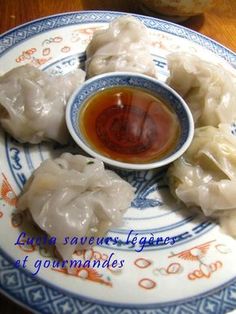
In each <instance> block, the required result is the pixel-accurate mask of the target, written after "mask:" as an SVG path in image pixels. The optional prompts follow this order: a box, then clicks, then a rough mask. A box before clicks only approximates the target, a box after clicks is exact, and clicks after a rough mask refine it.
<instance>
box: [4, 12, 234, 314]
mask: <svg viewBox="0 0 236 314" xmlns="http://www.w3.org/2000/svg"><path fill="white" fill-rule="evenodd" d="M124 14H127V13H124V12H112V11H80V12H68V13H62V14H56V15H52V16H48V17H44V18H41V19H37V20H34V21H32V22H28V23H26V24H23V25H20V26H18V27H16V28H14V29H12V30H10V31H7V32H5V33H4V34H2V35H1V36H0V57H1V56H3V55H4V54H5V53H6V52H7V51H8V50H9V49H11V47H12V46H17V44H19V43H22V42H24V41H25V40H26V39H30V38H31V37H33V36H35V35H38V34H41V33H44V32H47V31H50V30H53V29H56V28H60V27H66V26H71V25H76V24H84V23H86V22H89V23H96V22H97V23H98V22H99V23H109V22H110V21H111V20H112V19H114V18H115V17H117V16H120V15H124ZM132 15H134V16H136V17H137V18H139V19H141V20H142V22H143V23H144V24H145V25H146V26H147V27H149V28H151V29H155V30H160V31H163V32H165V33H169V34H172V35H175V36H178V37H181V38H185V39H188V40H190V41H192V42H194V43H197V44H199V45H200V46H203V47H205V48H207V49H208V50H210V51H212V52H213V53H215V54H216V55H218V56H220V57H222V58H223V59H225V60H226V61H227V62H228V63H230V64H231V65H232V66H233V67H234V68H236V54H235V53H234V52H232V51H231V50H229V49H227V48H225V47H224V46H223V45H221V44H219V43H217V42H216V41H214V40H212V39H210V38H208V37H206V36H204V35H201V34H199V33H197V32H195V31H193V30H189V29H187V28H185V27H183V26H180V25H177V24H174V23H171V22H168V21H163V20H159V19H156V18H153V17H147V16H142V15H137V14H132ZM9 278H13V279H12V280H10V283H11V284H8V279H9ZM0 290H1V291H2V292H3V293H4V294H5V295H7V296H9V297H10V298H11V299H13V300H14V301H16V302H17V303H18V304H21V305H22V306H25V307H26V308H28V309H29V308H30V309H31V310H33V311H34V312H39V313H56V314H58V313H91V314H92V313H98V314H100V313H101V314H103V313H114V314H118V313H119V314H121V313H123V314H124V313H125V314H136V313H137V314H139V313H140V314H141V313H142V314H144V313H146V314H149V313H150V314H151V313H160V314H161V313H168V314H169V313H170V314H172V313H173V314H174V313H175V314H181V313H192V314H195V313H214V314H218V313H219V314H221V313H226V312H228V311H231V310H233V309H235V308H236V297H235V296H236V278H233V279H231V280H230V281H229V282H227V283H224V284H223V285H221V286H219V287H217V288H214V289H212V290H210V291H208V292H206V293H203V294H199V295H197V296H194V297H192V298H191V297H190V298H188V299H182V300H178V301H176V302H175V301H172V302H167V303H157V304H150V305H143V306H140V305H137V304H123V305H121V304H114V303H107V302H103V301H102V300H90V299H88V298H83V297H82V296H77V295H76V296H75V295H74V294H72V293H69V292H66V291H62V289H60V288H59V287H56V286H53V285H50V284H48V283H45V282H44V281H42V280H41V279H39V278H35V277H34V278H32V276H31V275H30V273H29V272H26V271H22V270H21V269H20V270H19V269H16V268H15V267H14V266H13V265H12V261H11V258H9V256H8V254H7V253H6V252H4V251H3V250H2V249H0ZM36 292H37V295H38V296H39V298H38V297H37V298H36V299H34V293H36Z"/></svg>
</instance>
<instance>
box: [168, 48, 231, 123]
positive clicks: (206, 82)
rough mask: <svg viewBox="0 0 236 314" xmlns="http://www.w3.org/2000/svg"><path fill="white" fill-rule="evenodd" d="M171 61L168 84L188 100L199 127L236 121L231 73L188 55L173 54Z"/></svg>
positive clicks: (169, 62)
mask: <svg viewBox="0 0 236 314" xmlns="http://www.w3.org/2000/svg"><path fill="white" fill-rule="evenodd" d="M167 61H168V67H169V71H170V76H169V78H168V80H167V83H168V84H169V85H170V86H171V87H172V88H174V89H175V90H176V91H177V92H178V93H179V94H180V95H181V96H182V97H183V98H184V99H185V101H186V102H187V104H188V106H189V108H190V110H191V112H192V114H193V118H194V121H195V125H196V126H197V127H199V126H207V125H212V126H218V124H219V123H231V122H232V121H234V120H235V119H236V82H235V78H233V76H232V75H231V73H229V72H228V71H226V70H225V69H224V68H223V67H222V66H220V65H215V64H212V63H209V62H207V61H204V60H202V59H200V58H199V57H198V56H195V55H191V54H188V53H181V52H176V53H172V54H170V55H169V56H168V57H167Z"/></svg>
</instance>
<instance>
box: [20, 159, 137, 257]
mask: <svg viewBox="0 0 236 314" xmlns="http://www.w3.org/2000/svg"><path fill="white" fill-rule="evenodd" d="M133 198H134V189H133V188H132V186H131V185H130V184H129V183H127V182H126V181H124V180H123V179H121V178H120V177H119V176H118V175H117V174H115V173H114V172H113V171H110V170H105V169H104V165H103V162H102V161H98V160H96V159H93V158H87V157H84V156H81V155H72V154H69V153H64V154H62V155H61V157H60V158H57V159H55V160H50V159H49V160H46V161H44V162H43V163H42V164H41V165H40V166H39V168H38V169H37V170H36V171H35V172H34V173H33V175H32V177H31V179H30V180H29V181H28V182H27V184H26V186H25V189H24V191H23V194H22V196H21V197H20V198H19V201H18V206H17V207H18V209H20V210H25V209H29V211H30V213H31V215H32V217H33V220H34V221H35V222H36V224H37V225H38V226H39V227H40V228H41V229H42V230H44V231H45V232H46V233H48V234H49V235H50V236H55V237H56V239H57V249H58V251H59V253H60V254H61V256H62V257H63V259H68V258H70V257H71V256H72V254H73V252H74V251H75V249H76V247H74V246H73V245H63V241H64V239H65V237H73V236H77V237H82V236H95V237H96V235H98V236H99V235H104V234H105V233H106V232H107V231H108V229H109V228H111V227H112V226H117V225H119V224H120V223H121V222H122V217H123V215H124V213H125V212H126V210H127V209H128V207H129V206H130V204H131V201H132V200H133Z"/></svg>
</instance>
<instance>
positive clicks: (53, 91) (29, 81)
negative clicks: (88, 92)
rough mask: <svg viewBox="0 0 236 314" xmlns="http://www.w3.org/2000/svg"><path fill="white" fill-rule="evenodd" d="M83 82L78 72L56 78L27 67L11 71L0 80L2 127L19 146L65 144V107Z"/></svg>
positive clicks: (67, 134) (82, 73) (83, 74)
mask: <svg viewBox="0 0 236 314" xmlns="http://www.w3.org/2000/svg"><path fill="white" fill-rule="evenodd" d="M84 79H85V72H84V71H82V70H80V69H78V70H76V71H74V72H72V73H68V74H66V75H64V76H57V77H52V76H50V75H48V74H47V73H46V72H43V71H41V70H39V69H37V68H35V67H34V66H32V65H28V64H27V65H23V66H20V67H17V68H14V69H12V70H11V71H9V72H7V73H6V74H4V75H3V76H1V77H0V123H1V125H2V127H3V128H4V129H5V130H6V131H7V132H8V133H9V134H11V135H12V136H13V137H14V138H15V139H17V140H18V141H19V142H21V143H25V142H28V143H32V144H37V143H40V142H42V141H45V140H54V141H57V142H59V143H61V144H65V143H67V141H68V139H69V133H68V131H67V127H66V122H65V106H66V103H67V100H68V98H69V97H70V95H71V94H72V92H73V91H74V90H75V88H76V87H77V86H79V85H80V84H82V83H83V81H84Z"/></svg>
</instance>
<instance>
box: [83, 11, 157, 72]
mask: <svg viewBox="0 0 236 314" xmlns="http://www.w3.org/2000/svg"><path fill="white" fill-rule="evenodd" d="M86 56H87V62H86V68H87V71H86V72H87V75H88V77H92V76H95V75H98V74H101V73H106V72H113V71H130V72H138V73H142V74H146V75H149V76H155V75H156V72H155V63H154V61H153V58H152V56H151V54H150V36H149V32H148V29H147V28H146V27H145V25H144V24H143V23H142V22H140V21H139V20H138V19H136V18H134V17H132V16H127V15H126V16H121V17H118V18H117V19H115V20H114V21H112V22H111V23H110V25H109V28H108V29H105V30H100V31H97V32H96V33H95V34H94V36H93V38H92V40H91V42H90V43H89V45H88V47H87V50H86Z"/></svg>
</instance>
